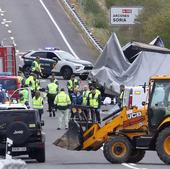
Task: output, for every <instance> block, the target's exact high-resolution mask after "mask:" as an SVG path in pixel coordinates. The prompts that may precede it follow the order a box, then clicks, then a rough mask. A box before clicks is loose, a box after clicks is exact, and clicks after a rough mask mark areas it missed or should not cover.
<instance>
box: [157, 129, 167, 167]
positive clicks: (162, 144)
mask: <svg viewBox="0 0 170 169" xmlns="http://www.w3.org/2000/svg"><path fill="white" fill-rule="evenodd" d="M156 151H157V154H158V156H159V158H160V159H161V160H162V161H163V162H164V163H165V164H168V165H170V127H167V128H165V129H163V130H162V131H161V132H160V133H159V135H158V137H157V140H156Z"/></svg>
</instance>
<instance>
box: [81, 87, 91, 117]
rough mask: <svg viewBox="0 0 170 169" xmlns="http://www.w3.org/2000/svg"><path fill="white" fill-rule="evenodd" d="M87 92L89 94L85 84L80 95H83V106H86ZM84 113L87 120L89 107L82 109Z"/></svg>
mask: <svg viewBox="0 0 170 169" xmlns="http://www.w3.org/2000/svg"><path fill="white" fill-rule="evenodd" d="M89 94H90V90H89V89H88V86H87V85H85V86H84V88H83V94H82V96H83V102H82V105H83V106H88V105H87V100H88V97H89ZM84 113H85V115H86V118H87V120H88V119H89V109H88V108H86V109H84Z"/></svg>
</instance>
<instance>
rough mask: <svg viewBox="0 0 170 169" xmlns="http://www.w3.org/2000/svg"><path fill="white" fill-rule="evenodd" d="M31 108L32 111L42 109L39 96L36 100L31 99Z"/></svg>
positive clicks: (41, 99) (41, 100) (41, 101)
mask: <svg viewBox="0 0 170 169" xmlns="http://www.w3.org/2000/svg"><path fill="white" fill-rule="evenodd" d="M32 107H33V108H34V109H43V98H42V97H41V96H40V97H39V98H38V99H36V97H35V96H34V97H33V99H32Z"/></svg>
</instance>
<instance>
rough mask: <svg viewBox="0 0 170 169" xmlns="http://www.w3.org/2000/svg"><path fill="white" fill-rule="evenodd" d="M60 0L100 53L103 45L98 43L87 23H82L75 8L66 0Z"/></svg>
mask: <svg viewBox="0 0 170 169" xmlns="http://www.w3.org/2000/svg"><path fill="white" fill-rule="evenodd" d="M62 2H63V3H64V4H65V6H66V7H67V8H68V10H70V12H71V14H72V15H73V17H74V18H75V19H76V21H77V22H78V24H79V25H80V27H81V29H82V30H83V31H84V32H85V34H86V35H87V37H88V38H89V39H90V41H91V42H92V44H93V45H94V46H95V47H96V48H97V50H98V51H99V52H100V53H102V51H103V47H102V46H101V45H100V43H99V42H98V41H97V39H96V38H95V37H94V35H93V34H92V32H91V31H90V30H89V29H88V27H87V25H86V24H85V23H84V21H83V20H82V19H81V17H80V16H79V14H78V13H77V11H76V10H75V8H74V7H73V6H72V5H71V4H70V2H69V1H68V0H62Z"/></svg>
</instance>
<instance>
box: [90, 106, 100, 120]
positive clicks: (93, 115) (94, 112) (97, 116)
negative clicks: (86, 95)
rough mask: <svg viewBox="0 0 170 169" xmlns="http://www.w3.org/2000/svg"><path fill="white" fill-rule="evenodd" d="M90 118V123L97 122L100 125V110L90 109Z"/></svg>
mask: <svg viewBox="0 0 170 169" xmlns="http://www.w3.org/2000/svg"><path fill="white" fill-rule="evenodd" d="M91 118H92V122H93V123H95V122H98V123H100V122H101V121H100V109H98V108H92V109H91Z"/></svg>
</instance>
